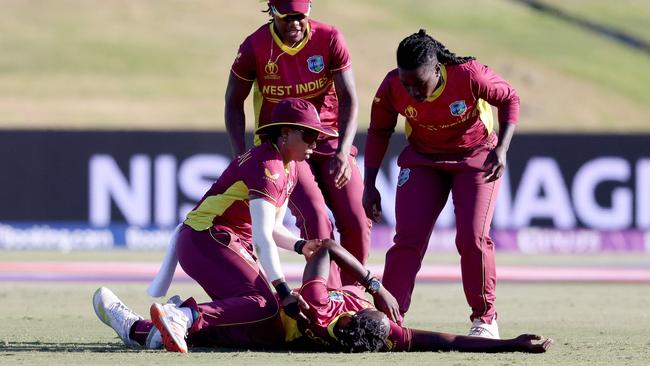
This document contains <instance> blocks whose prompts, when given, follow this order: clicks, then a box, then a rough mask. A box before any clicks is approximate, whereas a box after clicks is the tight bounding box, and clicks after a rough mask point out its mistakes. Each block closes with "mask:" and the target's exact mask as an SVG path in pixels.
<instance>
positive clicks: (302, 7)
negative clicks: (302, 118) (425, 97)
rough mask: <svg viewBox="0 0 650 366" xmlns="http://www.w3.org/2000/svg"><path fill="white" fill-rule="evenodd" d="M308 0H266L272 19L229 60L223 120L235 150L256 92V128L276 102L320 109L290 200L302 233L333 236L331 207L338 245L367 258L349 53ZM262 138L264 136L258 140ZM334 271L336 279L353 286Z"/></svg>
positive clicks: (240, 147)
mask: <svg viewBox="0 0 650 366" xmlns="http://www.w3.org/2000/svg"><path fill="white" fill-rule="evenodd" d="M311 5H312V3H311V1H309V0H269V2H268V14H269V15H270V16H271V19H270V21H269V22H267V23H265V24H264V25H262V26H261V27H260V28H259V29H257V30H256V31H255V32H253V33H252V34H251V35H249V36H248V37H246V39H245V40H244V42H243V43H242V44H241V46H240V47H239V51H238V53H237V57H236V58H235V61H234V62H233V65H232V70H231V73H230V78H229V80H228V86H227V89H226V97H225V99H226V100H225V102H226V103H225V121H226V127H227V129H228V133H229V135H230V139H231V143H232V146H233V150H234V152H235V154H236V155H239V154H242V153H243V152H244V151H245V150H246V143H245V140H244V131H245V124H246V122H245V114H244V101H245V100H246V98H247V97H248V95H249V93H250V91H251V89H254V91H253V103H254V107H255V108H254V109H255V125H256V126H263V125H264V124H267V123H268V122H269V121H270V116H271V111H272V110H273V107H274V106H275V105H276V104H277V103H278V102H279V101H280V100H282V99H284V98H287V97H293V98H302V99H305V100H308V101H310V102H311V103H312V104H314V105H315V106H316V109H317V110H318V112H319V115H320V119H321V122H322V123H323V126H325V127H328V128H331V129H333V130H336V131H338V133H339V136H338V138H337V137H334V136H327V135H321V136H320V137H319V139H318V141H317V142H316V147H315V148H314V151H313V154H312V157H311V159H309V161H305V162H297V163H296V171H297V174H298V180H297V182H296V187H295V189H294V192H293V194H292V195H291V197H290V199H289V209H290V210H291V212H292V214H293V216H295V218H296V225H297V226H298V228H299V229H300V232H301V236H302V237H303V238H306V239H322V238H331V237H333V230H332V223H331V222H330V220H329V217H328V216H327V208H328V207H329V209H330V210H331V212H332V214H333V215H334V219H335V222H336V228H337V229H338V231H339V233H340V234H341V243H342V245H343V246H344V247H345V248H346V249H348V250H349V251H350V252H351V253H352V254H354V256H355V257H356V258H357V259H359V261H361V262H362V263H365V261H366V259H367V258H368V254H369V251H370V226H371V222H370V220H368V219H367V218H366V216H365V214H364V210H363V206H362V204H361V199H360V197H361V195H362V193H363V181H362V178H361V174H360V172H359V169H358V167H357V165H356V160H355V156H356V155H357V149H356V147H354V146H353V145H352V142H353V139H354V135H355V134H356V130H357V120H356V118H357V110H358V106H357V96H356V91H355V85H354V76H353V74H352V63H351V61H350V54H349V52H348V48H347V45H346V42H345V40H344V38H343V35H342V34H341V33H340V32H339V31H338V30H337V29H336V28H334V27H333V26H331V25H329V24H325V23H322V22H318V21H316V20H314V19H311V18H310V14H311V10H312V7H311ZM256 143H259V139H256ZM341 276H342V278H339V275H338V271H332V273H331V284H332V285H339V284H340V283H341V282H340V281H341V280H342V281H343V283H344V284H351V283H352V282H351V279H350V278H346V276H345V274H342V275H341Z"/></svg>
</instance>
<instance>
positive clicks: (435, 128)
mask: <svg viewBox="0 0 650 366" xmlns="http://www.w3.org/2000/svg"><path fill="white" fill-rule="evenodd" d="M441 78H442V84H441V85H440V86H439V87H438V88H436V90H435V91H434V92H433V94H432V95H431V96H429V97H428V98H427V99H426V100H424V101H422V102H419V101H417V100H416V99H414V98H413V97H411V96H410V95H409V94H408V92H407V90H406V88H404V86H402V84H401V83H400V79H399V75H398V71H397V69H394V70H392V71H390V72H389V73H388V74H387V75H386V77H385V78H384V81H383V82H382V83H381V85H380V86H379V89H378V90H377V93H376V95H375V99H374V101H373V104H372V110H371V115H370V127H368V138H367V141H366V148H365V165H366V166H367V167H371V168H379V166H380V165H381V160H382V159H383V157H384V154H385V153H386V148H387V146H388V140H389V139H390V136H391V134H392V133H393V131H394V130H395V126H396V124H397V117H398V115H400V114H401V115H403V116H404V117H406V126H405V133H406V137H407V139H408V142H409V143H410V144H411V145H412V147H413V148H414V149H415V150H416V151H418V152H420V153H423V154H432V153H441V152H443V153H444V152H457V151H463V150H467V149H471V148H473V147H475V146H477V145H480V144H481V143H482V142H483V141H485V140H486V139H487V138H488V136H489V135H490V134H491V133H492V132H493V118H492V111H491V109H490V105H493V106H495V107H497V109H498V111H499V123H501V124H504V123H513V124H516V123H517V121H518V119H519V97H518V96H517V93H516V92H515V89H514V88H513V87H512V86H510V84H509V83H508V82H507V81H506V80H504V79H503V78H502V77H501V76H499V75H497V74H496V73H495V72H494V71H492V70H490V68H488V67H487V66H485V65H482V64H481V63H479V62H477V61H468V62H466V63H464V64H460V65H441Z"/></svg>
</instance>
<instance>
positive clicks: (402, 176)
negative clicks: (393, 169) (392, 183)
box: [397, 168, 411, 187]
mask: <svg viewBox="0 0 650 366" xmlns="http://www.w3.org/2000/svg"><path fill="white" fill-rule="evenodd" d="M410 177H411V169H409V168H404V169H402V170H400V171H399V177H397V186H398V187H401V186H403V185H404V183H406V182H408V180H409V178H410Z"/></svg>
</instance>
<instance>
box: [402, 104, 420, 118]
mask: <svg viewBox="0 0 650 366" xmlns="http://www.w3.org/2000/svg"><path fill="white" fill-rule="evenodd" d="M404 115H405V116H406V118H410V119H416V118H418V110H417V109H415V107H413V106H412V105H409V106H408V107H406V109H405V110H404Z"/></svg>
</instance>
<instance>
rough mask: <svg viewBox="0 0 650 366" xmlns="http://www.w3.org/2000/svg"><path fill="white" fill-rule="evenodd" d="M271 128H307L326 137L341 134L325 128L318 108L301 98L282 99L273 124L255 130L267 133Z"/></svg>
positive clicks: (272, 120) (274, 110)
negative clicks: (266, 130) (268, 128)
mask: <svg viewBox="0 0 650 366" xmlns="http://www.w3.org/2000/svg"><path fill="white" fill-rule="evenodd" d="M271 126H289V127H296V126H300V127H305V128H309V129H312V130H316V131H318V132H320V133H322V134H324V135H327V136H331V137H337V136H338V135H339V134H338V132H336V130H333V129H331V128H327V127H323V125H322V124H321V123H320V117H319V116H318V111H317V110H316V107H314V105H313V104H311V103H310V102H308V101H306V100H304V99H300V98H286V99H282V100H281V101H280V102H279V103H278V104H277V105H276V106H275V108H273V113H272V114H271V123H268V124H265V125H264V126H261V127H258V128H257V130H255V133H256V134H258V135H259V134H263V133H265V129H266V128H267V127H271Z"/></svg>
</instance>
